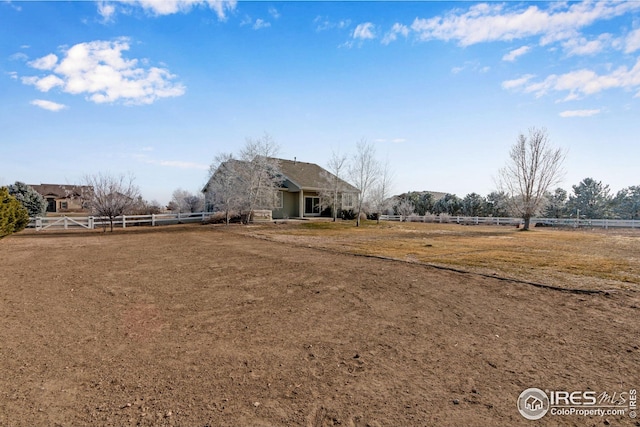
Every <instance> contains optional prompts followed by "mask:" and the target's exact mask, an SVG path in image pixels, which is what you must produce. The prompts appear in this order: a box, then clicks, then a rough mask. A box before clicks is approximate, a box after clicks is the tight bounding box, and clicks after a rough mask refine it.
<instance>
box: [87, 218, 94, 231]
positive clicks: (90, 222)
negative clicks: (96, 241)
mask: <svg viewBox="0 0 640 427" xmlns="http://www.w3.org/2000/svg"><path fill="white" fill-rule="evenodd" d="M88 225H89V230H93V217H92V216H90V217H89V224H88Z"/></svg>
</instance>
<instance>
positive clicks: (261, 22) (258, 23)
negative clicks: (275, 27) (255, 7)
mask: <svg viewBox="0 0 640 427" xmlns="http://www.w3.org/2000/svg"><path fill="white" fill-rule="evenodd" d="M270 26H271V23H270V22H267V21H265V20H264V19H260V18H258V19H256V22H254V24H253V29H254V30H260V29H262V28H269V27H270Z"/></svg>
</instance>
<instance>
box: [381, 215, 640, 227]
mask: <svg viewBox="0 0 640 427" xmlns="http://www.w3.org/2000/svg"><path fill="white" fill-rule="evenodd" d="M380 219H381V220H383V221H407V222H438V223H453V224H470V225H471V224H473V225H479V224H485V225H513V226H516V225H523V224H524V221H523V220H522V218H498V217H481V216H480V217H478V216H449V215H441V216H439V215H425V216H418V215H411V216H402V215H380ZM536 224H538V226H544V227H574V228H578V227H598V228H606V229H607V228H614V227H622V228H639V229H640V220H637V219H636V220H631V219H577V218H531V226H532V227H535V226H536Z"/></svg>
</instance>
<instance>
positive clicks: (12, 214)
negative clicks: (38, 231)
mask: <svg viewBox="0 0 640 427" xmlns="http://www.w3.org/2000/svg"><path fill="white" fill-rule="evenodd" d="M27 224H29V212H27V210H26V209H25V207H24V206H22V204H21V203H20V202H19V201H17V200H16V198H15V197H13V196H11V195H10V194H9V190H8V189H7V188H6V187H0V238H2V237H5V236H8V235H9V234H11V233H16V232H18V231H20V230H24V228H25V227H26V226H27Z"/></svg>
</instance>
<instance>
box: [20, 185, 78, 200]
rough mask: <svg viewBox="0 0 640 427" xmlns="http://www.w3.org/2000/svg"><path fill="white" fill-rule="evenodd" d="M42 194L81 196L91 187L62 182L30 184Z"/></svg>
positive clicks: (60, 196) (64, 196)
mask: <svg viewBox="0 0 640 427" xmlns="http://www.w3.org/2000/svg"><path fill="white" fill-rule="evenodd" d="M30 187H32V188H33V189H34V190H36V191H37V192H38V193H39V194H40V195H41V196H44V197H46V196H54V197H56V198H60V199H61V198H67V197H80V196H82V194H87V193H88V192H90V191H91V187H88V186H85V185H60V184H37V185H30Z"/></svg>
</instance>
